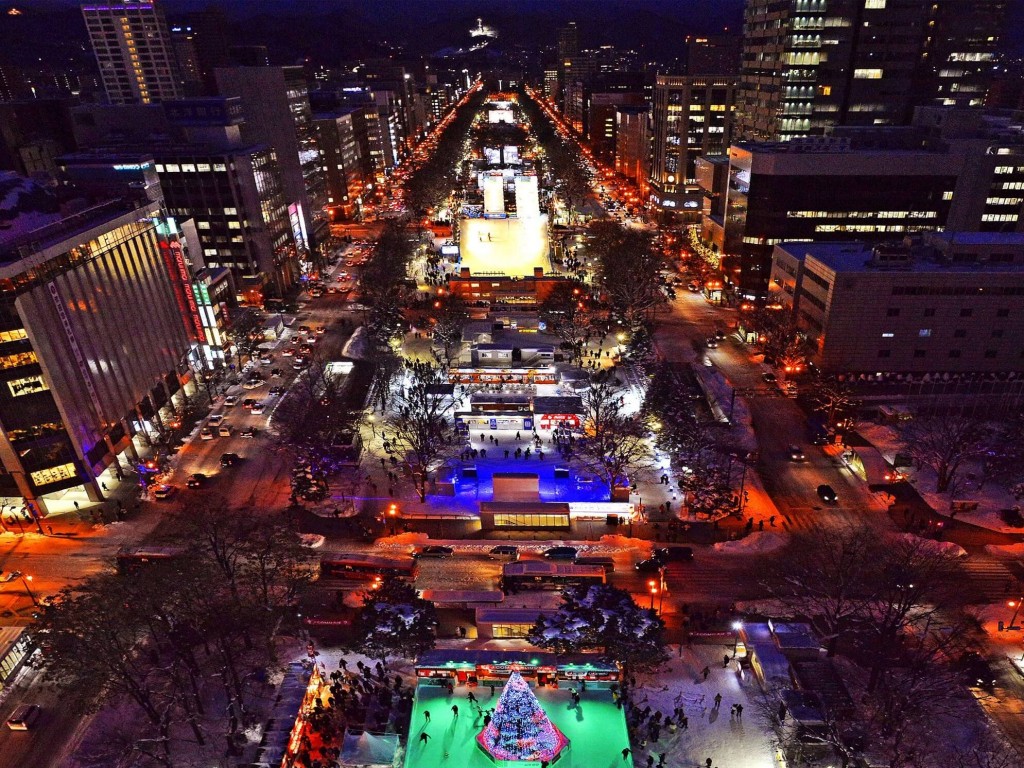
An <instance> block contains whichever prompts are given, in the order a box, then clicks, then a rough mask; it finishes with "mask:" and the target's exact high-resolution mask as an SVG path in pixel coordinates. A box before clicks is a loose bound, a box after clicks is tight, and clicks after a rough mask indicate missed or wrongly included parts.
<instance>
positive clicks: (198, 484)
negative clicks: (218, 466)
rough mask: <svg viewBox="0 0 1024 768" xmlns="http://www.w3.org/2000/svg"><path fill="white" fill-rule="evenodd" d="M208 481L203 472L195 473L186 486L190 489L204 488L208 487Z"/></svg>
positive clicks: (186, 482)
mask: <svg viewBox="0 0 1024 768" xmlns="http://www.w3.org/2000/svg"><path fill="white" fill-rule="evenodd" d="M206 480H207V477H206V475H204V474H203V473H202V472H195V473H193V474H192V475H191V476H190V477H189V478H188V480H186V481H185V485H187V486H188V487H189V488H202V487H203V486H204V485H206Z"/></svg>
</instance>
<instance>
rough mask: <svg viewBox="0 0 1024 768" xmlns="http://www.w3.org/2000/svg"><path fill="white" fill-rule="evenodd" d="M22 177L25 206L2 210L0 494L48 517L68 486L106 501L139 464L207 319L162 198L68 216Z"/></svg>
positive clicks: (181, 383)
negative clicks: (107, 476) (125, 471)
mask: <svg viewBox="0 0 1024 768" xmlns="http://www.w3.org/2000/svg"><path fill="white" fill-rule="evenodd" d="M12 178H13V183H15V184H17V183H19V182H18V181H17V177H12V176H11V175H8V176H0V186H4V187H5V188H7V191H8V192H9V191H10V188H9V187H10V183H12ZM20 183H22V184H23V185H25V188H24V189H23V190H22V194H20V195H8V196H7V198H6V199H7V200H8V201H10V200H12V199H13V200H18V201H19V202H18V203H17V204H16V205H17V206H18V208H19V209H20V210H15V211H13V212H12V211H8V210H5V211H0V213H2V214H3V215H2V216H0V220H2V221H4V223H5V227H4V229H3V230H0V465H2V470H0V496H3V497H7V499H8V503H11V502H10V499H12V498H13V499H15V500H18V499H19V498H20V499H24V500H25V501H27V502H29V508H30V509H31V510H32V511H33V514H35V515H38V516H42V515H45V514H47V513H48V506H47V505H48V503H49V502H50V501H52V500H54V499H56V498H59V496H60V494H61V492H64V491H67V490H68V489H71V488H75V487H81V486H84V488H85V491H86V493H87V494H88V496H89V498H91V499H93V500H96V501H100V500H102V497H103V496H102V490H101V484H100V483H99V482H98V481H97V478H98V477H100V475H101V474H102V473H103V472H104V471H105V470H106V469H107V468H108V467H110V468H112V469H113V465H115V463H116V459H115V457H116V456H118V455H120V454H127V459H128V461H133V460H137V459H138V454H137V451H136V448H137V446H136V445H135V444H133V437H134V436H136V435H140V433H145V432H148V431H149V430H150V429H151V428H152V427H153V425H155V424H156V423H157V422H158V421H159V420H160V419H161V418H166V417H167V415H168V412H167V411H165V412H164V414H163V415H161V413H160V411H161V409H163V408H164V407H165V406H169V405H170V404H171V403H172V402H173V401H175V400H177V399H178V398H180V397H181V396H182V395H181V392H182V389H183V387H186V386H189V382H190V380H191V376H192V366H193V365H198V364H200V362H199V360H198V359H193V358H196V357H197V355H198V350H197V347H198V344H199V342H200V340H201V338H202V328H201V320H200V318H199V316H198V310H197V305H196V300H195V295H194V292H193V291H192V287H191V285H190V282H189V280H188V274H187V271H186V270H185V269H184V258H185V255H184V252H183V243H182V240H181V238H180V233H179V232H178V230H177V228H176V226H175V225H174V223H173V222H172V221H171V220H170V219H168V217H167V216H166V215H165V213H164V211H163V210H162V209H161V207H160V205H159V203H155V202H142V201H139V202H132V201H129V200H126V199H121V200H117V201H113V202H107V203H103V204H100V205H96V206H94V207H91V208H87V209H84V210H81V211H79V212H77V213H75V214H73V215H61V213H59V212H58V211H57V207H56V204H53V205H52V206H51V205H49V204H47V202H46V198H47V194H46V193H45V192H43V191H42V190H38V189H31V188H29V186H28V182H25V181H24V180H22V181H21V182H20ZM0 199H4V196H2V195H0ZM26 201H32V203H31V204H30V205H28V206H26V204H25V203H26ZM12 213H13V216H12V215H11V214H12ZM116 472H121V467H120V465H116Z"/></svg>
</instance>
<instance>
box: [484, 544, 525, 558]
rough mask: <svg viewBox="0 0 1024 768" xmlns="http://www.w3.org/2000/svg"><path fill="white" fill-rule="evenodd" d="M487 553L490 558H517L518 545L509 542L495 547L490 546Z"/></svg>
mask: <svg viewBox="0 0 1024 768" xmlns="http://www.w3.org/2000/svg"><path fill="white" fill-rule="evenodd" d="M487 554H488V555H490V557H491V559H492V560H518V559H519V547H515V546H512V545H511V544H499V545H498V546H496V547H492V548H491V550H490V551H489V552H488V553H487Z"/></svg>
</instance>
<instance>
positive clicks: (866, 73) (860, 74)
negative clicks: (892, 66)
mask: <svg viewBox="0 0 1024 768" xmlns="http://www.w3.org/2000/svg"><path fill="white" fill-rule="evenodd" d="M853 77H854V79H855V80H881V79H882V70H881V69H879V68H877V67H865V68H863V69H855V70H853Z"/></svg>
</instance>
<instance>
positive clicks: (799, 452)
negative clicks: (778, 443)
mask: <svg viewBox="0 0 1024 768" xmlns="http://www.w3.org/2000/svg"><path fill="white" fill-rule="evenodd" d="M786 450H787V451H788V452H789V460H790V461H806V460H807V456H806V455H805V454H804V449H803V448H801V447H800V446H799V445H791V446H789V448H787V449H786Z"/></svg>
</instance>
